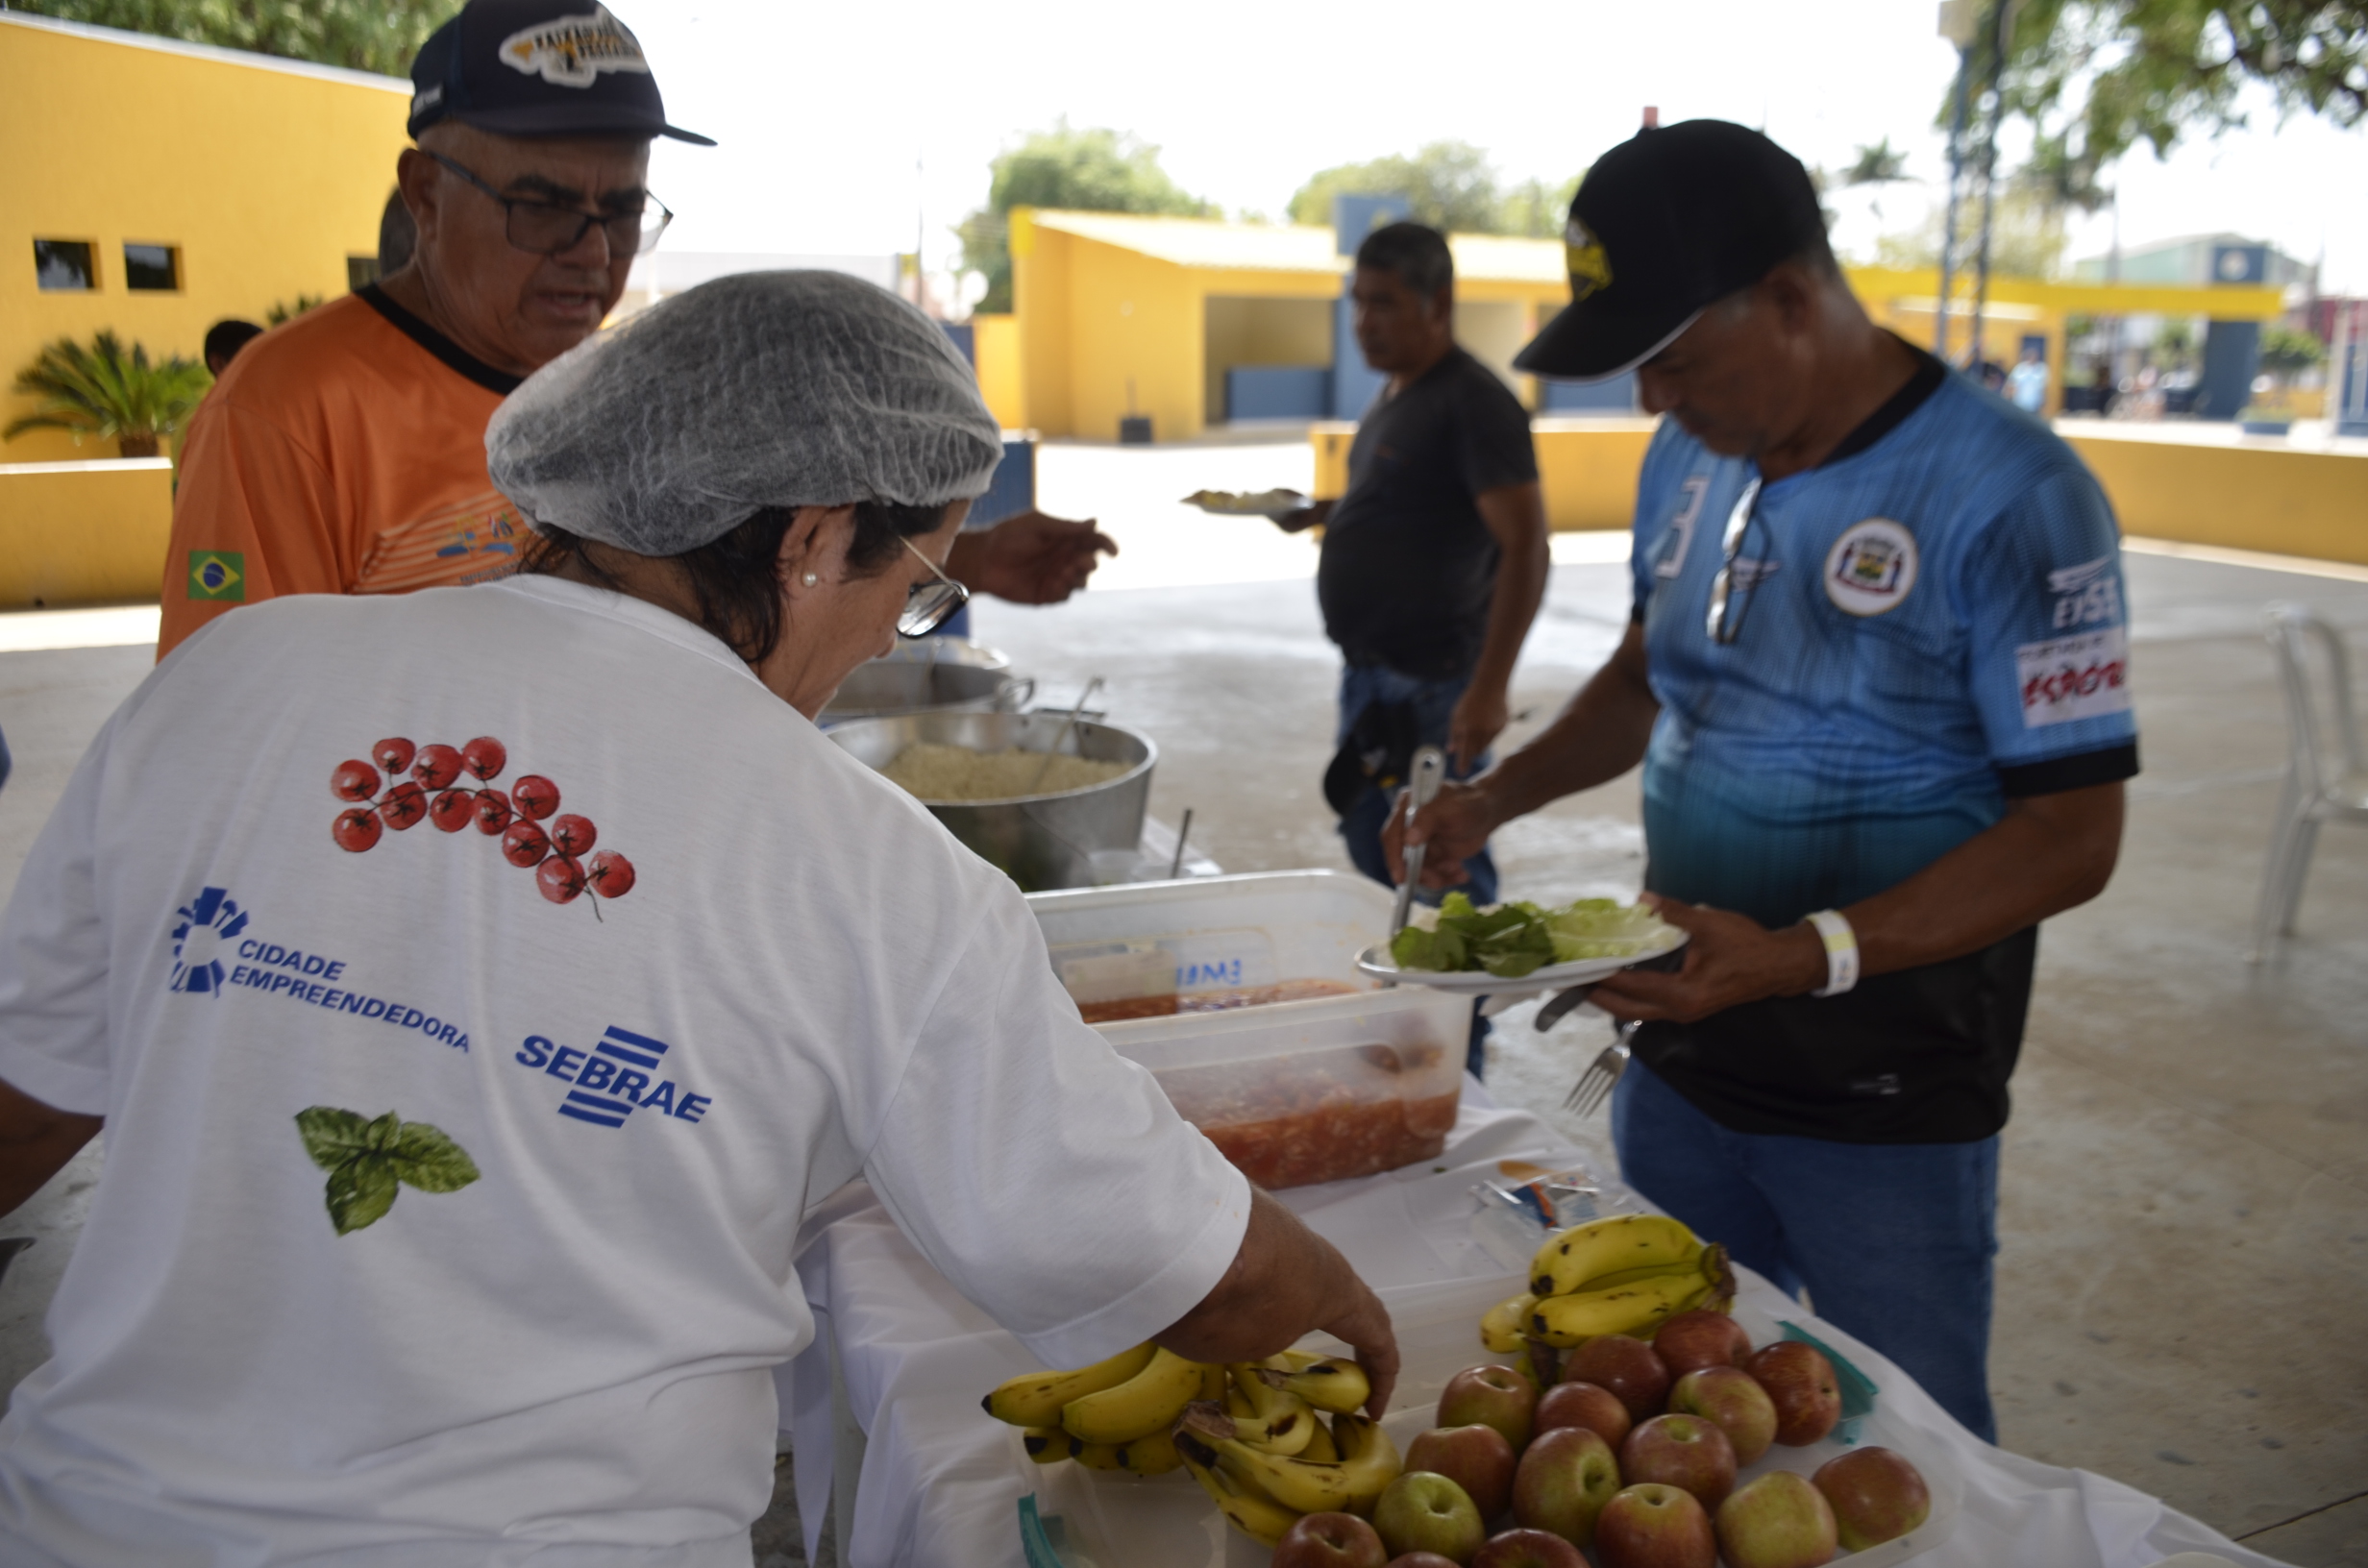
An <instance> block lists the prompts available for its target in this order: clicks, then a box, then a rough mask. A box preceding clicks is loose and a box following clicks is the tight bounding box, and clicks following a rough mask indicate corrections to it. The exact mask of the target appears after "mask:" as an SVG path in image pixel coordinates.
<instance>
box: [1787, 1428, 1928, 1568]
mask: <svg viewBox="0 0 2368 1568" xmlns="http://www.w3.org/2000/svg"><path fill="white" fill-rule="evenodd" d="M1809 1479H1810V1481H1811V1482H1813V1483H1814V1484H1815V1485H1816V1488H1817V1490H1818V1491H1820V1492H1822V1493H1824V1494H1825V1501H1826V1504H1827V1506H1828V1507H1832V1508H1833V1510H1834V1525H1835V1528H1836V1531H1837V1532H1838V1535H1839V1537H1840V1540H1841V1546H1842V1550H1843V1551H1845V1552H1863V1551H1865V1550H1866V1549H1867V1548H1868V1547H1870V1546H1880V1545H1882V1544H1883V1543H1884V1542H1885V1541H1895V1540H1897V1539H1898V1538H1899V1537H1900V1536H1902V1535H1905V1534H1907V1533H1908V1531H1912V1530H1913V1529H1915V1527H1916V1526H1918V1525H1920V1524H1922V1523H1923V1522H1924V1521H1925V1520H1926V1519H1928V1518H1930V1517H1931V1516H1932V1511H1933V1494H1932V1491H1931V1489H1930V1488H1929V1487H1927V1486H1926V1485H1925V1484H1924V1478H1923V1476H1922V1475H1921V1474H1919V1473H1918V1472H1917V1470H1916V1467H1915V1466H1914V1465H1912V1464H1910V1463H1909V1462H1908V1461H1907V1460H1906V1459H1904V1458H1900V1457H1899V1456H1898V1455H1896V1454H1894V1453H1892V1452H1891V1451H1890V1450H1889V1449H1887V1448H1854V1449H1852V1450H1851V1451H1850V1452H1849V1453H1847V1454H1844V1455H1842V1456H1841V1457H1840V1458H1836V1459H1828V1460H1826V1461H1825V1463H1823V1464H1821V1465H1819V1466H1818V1467H1817V1473H1816V1474H1815V1475H1813V1476H1812V1477H1810V1478H1809Z"/></svg>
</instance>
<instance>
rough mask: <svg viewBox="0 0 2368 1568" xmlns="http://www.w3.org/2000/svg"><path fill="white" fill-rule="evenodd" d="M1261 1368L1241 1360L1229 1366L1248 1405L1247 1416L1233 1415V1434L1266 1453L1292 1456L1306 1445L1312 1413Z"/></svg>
mask: <svg viewBox="0 0 2368 1568" xmlns="http://www.w3.org/2000/svg"><path fill="white" fill-rule="evenodd" d="M1263 1370H1266V1369H1264V1368H1261V1367H1258V1366H1255V1365H1253V1364H1251V1363H1249V1362H1246V1361H1245V1362H1243V1363H1241V1364H1239V1365H1237V1366H1235V1367H1233V1368H1232V1372H1233V1379H1234V1383H1235V1384H1237V1385H1238V1386H1239V1387H1240V1388H1241V1390H1242V1398H1243V1399H1244V1400H1245V1401H1246V1403H1247V1404H1248V1405H1249V1409H1250V1415H1249V1419H1248V1420H1246V1421H1245V1420H1243V1419H1242V1418H1241V1417H1240V1416H1235V1417H1234V1422H1235V1430H1234V1433H1233V1435H1235V1436H1237V1437H1239V1438H1241V1439H1242V1440H1243V1441H1244V1442H1246V1443H1248V1444H1250V1445H1252V1446H1253V1447H1256V1448H1263V1449H1265V1450H1266V1451H1267V1452H1268V1453H1270V1454H1282V1455H1286V1456H1288V1455H1295V1454H1297V1453H1298V1452H1299V1451H1300V1450H1302V1449H1304V1448H1306V1447H1307V1440H1308V1436H1309V1434H1310V1433H1312V1432H1313V1431H1314V1429H1315V1425H1316V1412H1315V1411H1314V1410H1313V1409H1310V1408H1309V1406H1308V1403H1307V1401H1306V1400H1304V1399H1301V1398H1300V1397H1299V1396H1298V1395H1297V1394H1295V1393H1293V1392H1292V1391H1291V1390H1290V1389H1288V1388H1277V1387H1275V1386H1274V1385H1273V1384H1270V1383H1268V1382H1267V1381H1266V1380H1265V1379H1264V1378H1263V1377H1260V1376H1259V1373H1260V1372H1261V1371H1263Z"/></svg>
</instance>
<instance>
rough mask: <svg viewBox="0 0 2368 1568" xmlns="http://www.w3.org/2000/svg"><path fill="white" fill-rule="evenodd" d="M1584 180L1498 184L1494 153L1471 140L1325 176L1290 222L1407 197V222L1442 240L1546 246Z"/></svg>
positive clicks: (1294, 202)
mask: <svg viewBox="0 0 2368 1568" xmlns="http://www.w3.org/2000/svg"><path fill="white" fill-rule="evenodd" d="M1580 179H1581V176H1579V175H1572V176H1571V177H1570V178H1569V179H1567V180H1565V181H1564V182H1562V183H1561V184H1554V185H1549V184H1546V183H1545V182H1544V181H1542V180H1524V181H1522V182H1521V183H1520V184H1517V185H1513V186H1510V187H1508V186H1504V185H1500V184H1498V183H1497V177H1496V170H1495V168H1494V167H1493V166H1492V164H1491V163H1490V162H1489V157H1488V154H1486V153H1484V152H1482V151H1481V150H1480V149H1479V148H1477V147H1474V146H1473V145H1471V144H1470V143H1469V142H1466V141H1434V142H1432V143H1430V144H1429V145H1428V146H1426V147H1422V148H1419V149H1418V150H1417V151H1416V152H1415V153H1414V154H1413V155H1411V156H1408V155H1404V154H1395V153H1394V154H1392V155H1391V156H1389V157H1387V158H1376V159H1369V160H1368V161H1366V162H1363V163H1343V164H1340V165H1338V166H1336V167H1334V168H1329V169H1321V170H1319V171H1318V172H1317V173H1315V174H1313V175H1311V176H1309V177H1308V181H1307V183H1306V184H1303V185H1301V186H1300V187H1299V188H1298V191H1297V193H1296V194H1295V195H1294V196H1293V197H1292V198H1291V221H1292V222H1294V223H1308V224H1320V225H1325V224H1329V223H1331V221H1332V198H1333V197H1335V196H1402V197H1404V198H1405V200H1406V207H1407V216H1409V217H1411V218H1412V219H1414V221H1415V222H1417V223H1427V224H1429V225H1430V226H1431V227H1432V228H1434V229H1437V230H1439V231H1440V232H1441V233H1451V234H1525V235H1528V236H1530V237H1532V238H1539V239H1543V238H1549V237H1551V236H1553V235H1556V234H1559V233H1562V232H1563V224H1564V223H1565V221H1566V219H1567V218H1568V216H1569V213H1570V198H1571V197H1572V196H1573V195H1575V194H1576V193H1577V191H1578V188H1579V181H1580Z"/></svg>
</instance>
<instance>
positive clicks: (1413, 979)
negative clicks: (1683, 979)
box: [1357, 926, 1686, 996]
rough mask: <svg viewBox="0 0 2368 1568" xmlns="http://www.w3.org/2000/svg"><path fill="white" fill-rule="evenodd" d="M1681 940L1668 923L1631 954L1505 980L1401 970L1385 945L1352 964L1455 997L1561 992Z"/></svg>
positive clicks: (1484, 974)
mask: <svg viewBox="0 0 2368 1568" xmlns="http://www.w3.org/2000/svg"><path fill="white" fill-rule="evenodd" d="M1684 945H1686V933H1685V932H1683V931H1680V930H1678V929H1677V928H1676V927H1674V926H1672V927H1671V928H1670V930H1669V934H1668V936H1667V938H1666V939H1665V940H1664V942H1663V943H1662V945H1660V946H1658V947H1655V948H1652V949H1650V950H1649V951H1646V952H1641V953H1638V954H1636V955H1635V956H1634V957H1630V958H1582V959H1576V960H1573V961H1572V962H1570V963H1568V964H1547V965H1545V966H1543V967H1542V968H1535V969H1532V970H1530V971H1529V972H1528V973H1527V974H1524V975H1522V976H1521V977H1520V978H1519V979H1517V980H1508V979H1505V978H1504V977H1503V976H1501V975H1494V974H1491V973H1489V972H1488V971H1487V970H1486V969H1401V968H1398V967H1397V963H1396V961H1395V960H1394V959H1393V958H1391V956H1390V948H1389V945H1388V944H1387V943H1374V944H1373V945H1372V946H1370V947H1368V948H1367V949H1365V951H1363V952H1361V953H1359V954H1358V955H1357V968H1358V969H1359V970H1360V971H1361V972H1363V973H1366V974H1369V975H1371V976H1372V977H1373V978H1374V979H1376V980H1388V981H1392V982H1394V983H1395V984H1397V985H1401V986H1428V987H1429V988H1430V989H1431V990H1433V991H1447V992H1454V993H1455V994H1457V995H1459V996H1505V995H1514V994H1519V993H1524V992H1537V991H1566V990H1568V989H1569V988H1570V987H1572V986H1584V985H1587V984H1589V983H1590V982H1591V981H1596V980H1603V979H1608V978H1610V977H1611V976H1613V975H1615V974H1617V973H1618V972H1619V971H1620V970H1622V969H1627V968H1635V967H1636V966H1637V965H1639V964H1649V963H1651V962H1652V961H1653V960H1654V959H1656V958H1659V957H1660V956H1661V955H1662V954H1664V953H1672V952H1675V951H1676V950H1677V949H1678V948H1680V947H1683V946H1684Z"/></svg>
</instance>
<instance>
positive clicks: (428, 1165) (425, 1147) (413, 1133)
mask: <svg viewBox="0 0 2368 1568" xmlns="http://www.w3.org/2000/svg"><path fill="white" fill-rule="evenodd" d="M391 1157H392V1159H393V1160H394V1163H395V1174H396V1175H397V1176H400V1177H401V1178H402V1179H403V1182H404V1185H405V1186H407V1187H415V1188H419V1189H420V1190H421V1191H422V1192H457V1191H459V1190H460V1189H461V1188H464V1187H466V1186H468V1185H469V1184H470V1183H471V1182H473V1181H475V1180H477V1174H478V1172H477V1162H476V1161H474V1160H471V1159H470V1158H469V1153H468V1151H467V1150H466V1149H464V1148H462V1147H461V1146H460V1145H459V1144H457V1143H456V1142H454V1141H453V1140H452V1139H450V1138H448V1137H446V1136H445V1135H444V1134H443V1133H442V1132H441V1131H439V1130H437V1129H436V1128H433V1127H431V1126H429V1125H428V1124H427V1123H426V1122H424V1121H407V1122H405V1123H404V1124H403V1136H402V1137H401V1138H399V1139H396V1140H395V1146H394V1149H393V1150H392V1154H391Z"/></svg>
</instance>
